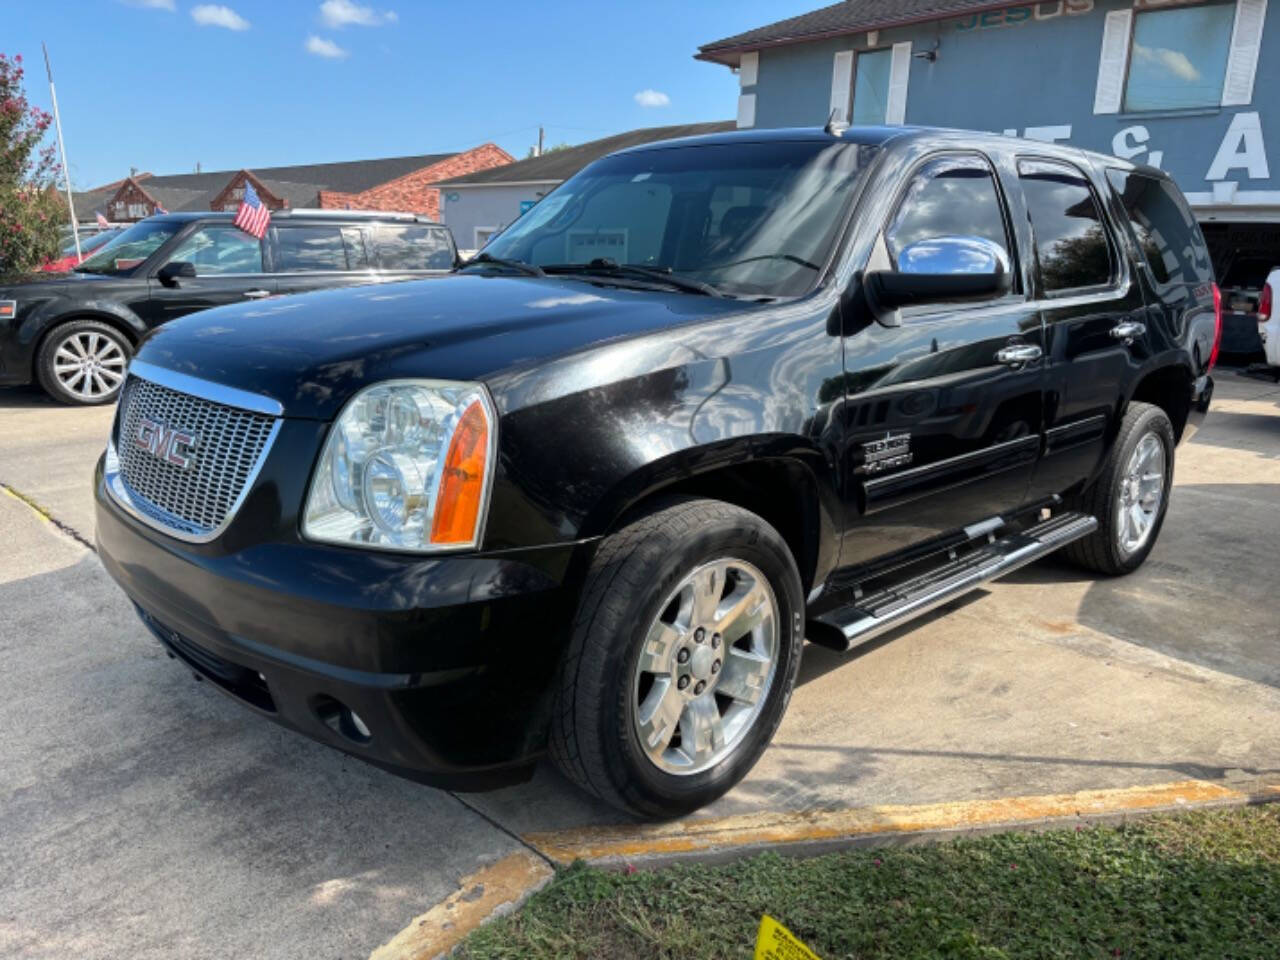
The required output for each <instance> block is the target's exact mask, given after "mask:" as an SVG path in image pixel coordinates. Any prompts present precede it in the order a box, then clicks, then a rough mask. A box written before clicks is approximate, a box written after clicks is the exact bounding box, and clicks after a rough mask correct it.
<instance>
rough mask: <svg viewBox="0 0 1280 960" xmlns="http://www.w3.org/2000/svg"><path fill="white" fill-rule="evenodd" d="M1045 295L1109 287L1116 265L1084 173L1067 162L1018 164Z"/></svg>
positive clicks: (1036, 161)
mask: <svg viewBox="0 0 1280 960" xmlns="http://www.w3.org/2000/svg"><path fill="white" fill-rule="evenodd" d="M1018 179H1019V180H1020V181H1021V183H1022V193H1023V195H1024V196H1025V197H1026V201H1027V212H1028V213H1029V214H1030V216H1031V230H1032V232H1033V233H1034V234H1035V240H1036V256H1037V257H1038V259H1039V261H1040V278H1041V283H1042V284H1043V286H1044V290H1045V292H1046V293H1062V292H1064V291H1067V290H1079V289H1083V288H1086V287H1102V286H1106V285H1107V284H1109V283H1111V281H1112V278H1113V277H1114V276H1115V265H1114V263H1113V262H1112V257H1111V244H1110V243H1108V241H1107V232H1106V228H1105V227H1104V226H1103V222H1102V211H1101V210H1099V209H1098V201H1097V200H1096V199H1095V198H1094V195H1093V190H1092V189H1090V187H1089V181H1088V180H1087V179H1086V178H1085V175H1084V174H1083V173H1081V172H1080V171H1079V170H1077V169H1076V168H1075V167H1072V166H1069V165H1068V164H1065V163H1055V162H1050V161H1046V160H1021V161H1019V162H1018Z"/></svg>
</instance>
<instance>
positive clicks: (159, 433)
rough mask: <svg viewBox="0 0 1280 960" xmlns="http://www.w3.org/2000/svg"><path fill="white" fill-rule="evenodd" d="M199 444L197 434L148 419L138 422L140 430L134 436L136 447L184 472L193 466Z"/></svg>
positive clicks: (144, 418)
mask: <svg viewBox="0 0 1280 960" xmlns="http://www.w3.org/2000/svg"><path fill="white" fill-rule="evenodd" d="M199 442H200V438H199V437H197V436H196V435H195V434H192V433H187V432H186V431H185V430H176V429H174V428H173V427H166V426H165V425H164V424H163V423H156V421H154V420H148V419H147V418H146V417H143V418H142V419H141V420H140V421H138V429H137V432H136V433H135V434H134V436H133V445H134V446H135V447H138V448H139V449H141V450H145V451H147V453H149V454H151V455H152V456H153V457H158V458H159V459H161V460H163V461H165V463H172V464H173V465H174V466H175V467H179V468H181V469H183V470H190V469H191V464H192V463H193V462H194V461H195V456H194V454H195V449H196V444H198V443H199Z"/></svg>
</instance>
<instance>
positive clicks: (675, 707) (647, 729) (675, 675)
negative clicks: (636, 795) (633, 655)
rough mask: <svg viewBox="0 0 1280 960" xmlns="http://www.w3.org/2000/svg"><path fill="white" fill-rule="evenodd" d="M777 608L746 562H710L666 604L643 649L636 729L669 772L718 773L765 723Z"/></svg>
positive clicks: (635, 703) (774, 660)
mask: <svg viewBox="0 0 1280 960" xmlns="http://www.w3.org/2000/svg"><path fill="white" fill-rule="evenodd" d="M779 618H780V617H779V612H778V601H777V598H776V597H775V596H774V593H773V588H772V587H771V586H770V585H769V581H768V580H767V579H766V578H765V576H764V574H763V573H761V572H760V570H758V569H757V568H756V567H754V566H752V565H751V564H749V563H747V562H746V561H743V560H736V559H722V560H715V561H712V562H710V563H705V564H703V565H701V566H699V567H697V568H696V569H695V570H693V572H691V573H690V574H689V575H688V576H686V577H685V578H684V579H683V580H682V581H681V582H680V584H679V585H678V586H677V587H676V588H675V590H674V591H672V593H671V595H670V596H669V597H668V598H667V600H666V602H665V603H664V604H663V607H662V611H661V613H659V615H658V618H657V619H656V620H655V621H654V622H653V623H652V624H651V625H650V627H649V630H648V632H647V634H646V636H645V640H644V643H643V645H642V646H641V648H640V657H639V663H638V664H637V669H636V671H635V673H636V676H635V682H634V687H633V690H632V696H631V720H632V727H633V729H634V730H635V732H636V735H637V736H638V737H639V740H640V746H641V748H642V749H643V750H644V752H645V754H646V756H647V757H648V758H649V760H650V761H651V762H652V763H653V764H654V766H656V767H658V768H659V769H660V770H662V771H664V772H665V773H670V774H677V775H689V774H695V773H699V772H701V771H703V770H707V769H709V768H710V767H713V766H715V765H716V764H717V763H719V762H720V761H721V760H723V759H724V758H725V757H727V756H729V755H730V754H731V753H733V751H734V750H735V749H736V748H737V747H738V745H739V744H740V743H742V741H743V740H744V739H745V738H746V735H747V732H748V731H749V730H750V729H751V727H752V725H753V724H754V723H755V722H756V720H757V719H758V718H759V716H760V713H761V711H762V710H763V708H764V704H765V700H766V699H767V697H768V694H769V689H770V687H771V686H772V684H773V679H774V674H775V673H776V672H777V665H778V649H779V642H778V631H779Z"/></svg>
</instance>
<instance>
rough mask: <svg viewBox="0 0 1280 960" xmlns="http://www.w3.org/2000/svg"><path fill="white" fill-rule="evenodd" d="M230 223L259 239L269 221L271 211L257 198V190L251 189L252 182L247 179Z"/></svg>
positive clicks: (265, 230)
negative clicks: (234, 216) (238, 206)
mask: <svg viewBox="0 0 1280 960" xmlns="http://www.w3.org/2000/svg"><path fill="white" fill-rule="evenodd" d="M232 223H234V224H235V225H236V226H237V227H239V228H240V229H241V230H243V231H244V232H245V233H248V234H252V235H253V236H255V237H257V238H258V239H259V240H261V239H262V235H263V234H264V233H266V232H267V225H268V224H270V223H271V211H270V210H268V209H267V205H266V204H265V203H263V202H262V201H261V200H259V199H258V191H256V190H254V189H253V184H251V183H250V182H249V181H248V180H246V181H245V182H244V199H243V200H241V201H240V208H239V209H238V210H236V218H235V220H233V221H232Z"/></svg>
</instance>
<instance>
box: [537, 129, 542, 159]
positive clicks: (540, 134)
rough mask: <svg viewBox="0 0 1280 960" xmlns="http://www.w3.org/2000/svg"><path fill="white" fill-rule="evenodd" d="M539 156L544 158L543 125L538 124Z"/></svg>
mask: <svg viewBox="0 0 1280 960" xmlns="http://www.w3.org/2000/svg"><path fill="white" fill-rule="evenodd" d="M538 156H542V124H538Z"/></svg>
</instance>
